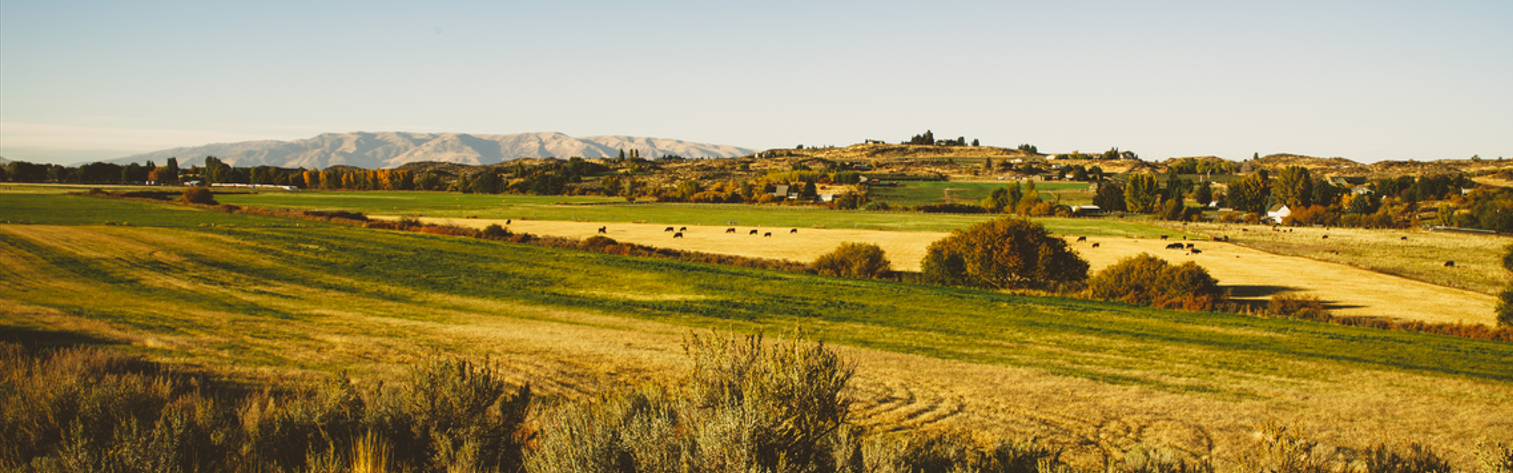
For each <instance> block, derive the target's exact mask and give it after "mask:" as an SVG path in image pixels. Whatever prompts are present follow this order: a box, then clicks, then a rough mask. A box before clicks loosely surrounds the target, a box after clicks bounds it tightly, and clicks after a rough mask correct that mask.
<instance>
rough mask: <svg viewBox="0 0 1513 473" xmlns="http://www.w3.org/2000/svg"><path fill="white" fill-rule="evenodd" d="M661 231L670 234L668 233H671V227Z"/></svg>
mask: <svg viewBox="0 0 1513 473" xmlns="http://www.w3.org/2000/svg"><path fill="white" fill-rule="evenodd" d="M662 231H664V232H670V231H673V229H672V227H667V228H666V229H663V230H662Z"/></svg>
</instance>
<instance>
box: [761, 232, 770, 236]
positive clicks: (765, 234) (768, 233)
mask: <svg viewBox="0 0 1513 473" xmlns="http://www.w3.org/2000/svg"><path fill="white" fill-rule="evenodd" d="M762 236H764V237H770V236H772V232H767V233H764V234H762Z"/></svg>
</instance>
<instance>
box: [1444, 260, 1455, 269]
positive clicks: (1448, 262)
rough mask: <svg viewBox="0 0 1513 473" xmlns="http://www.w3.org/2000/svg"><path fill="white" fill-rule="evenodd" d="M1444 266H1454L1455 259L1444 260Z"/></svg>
mask: <svg viewBox="0 0 1513 473" xmlns="http://www.w3.org/2000/svg"><path fill="white" fill-rule="evenodd" d="M1445 267H1446V268H1454V267H1455V261H1446V262H1445Z"/></svg>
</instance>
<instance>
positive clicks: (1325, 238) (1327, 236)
mask: <svg viewBox="0 0 1513 473" xmlns="http://www.w3.org/2000/svg"><path fill="white" fill-rule="evenodd" d="M1328 239H1329V235H1324V238H1321V240H1328Z"/></svg>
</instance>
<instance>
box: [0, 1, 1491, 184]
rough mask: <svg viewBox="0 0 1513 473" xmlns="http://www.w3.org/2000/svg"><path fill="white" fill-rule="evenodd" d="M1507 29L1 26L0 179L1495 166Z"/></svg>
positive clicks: (1483, 23) (733, 18) (1006, 5)
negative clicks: (730, 164)
mask: <svg viewBox="0 0 1513 473" xmlns="http://www.w3.org/2000/svg"><path fill="white" fill-rule="evenodd" d="M1510 24H1513V1H1508V0H1493V1H1454V0H1446V1H1392V0H1382V1H1317V0H1310V1H1287V0H1283V1H1267V2H1228V1H1190V2H1183V1H1149V2H1132V1H1076V0H1072V1H1057V2H1046V1H1035V2H1017V1H981V2H979V1H951V0H946V1H938V2H930V3H928V4H925V3H922V2H899V1H825V0H804V1H786V0H776V1H773V0H767V1H760V2H754V1H753V2H748V1H740V0H735V1H717V2H709V1H645V2H623V1H622V2H610V1H576V0H565V1H550V2H546V1H541V2H512V1H494V2H447V1H440V2H388V1H361V2H343V1H315V2H309V1H298V2H284V1H276V0H275V1H259V2H220V1H211V2H206V1H203V0H200V1H192V2H154V1H140V0H138V1H130V2H126V1H121V2H117V1H88V2H81V1H69V0H45V1H43V0H0V157H4V158H6V159H10V160H26V161H33V162H58V163H79V162H85V161H93V160H101V159H110V158H118V157H123V156H127V155H130V154H134V153H138V152H146V151H154V150H159V149H165V148H172V147H179V146H195V145H201V144H207V143H216V142H233V141H245V140H254V139H281V140H292V139H302V138H309V137H312V136H315V135H317V134H320V133H327V132H335V133H344V132H352V131H369V132H378V131H411V132H459V133H474V134H511V133H525V132H544V131H554V132H562V133H565V134H568V135H572V136H592V135H632V136H648V137H658V138H676V139H682V140H688V141H694V142H704V143H716V144H726V145H735V146H742V147H748V148H756V149H767V148H779V147H793V146H795V145H799V144H803V145H806V146H825V145H834V146H845V145H849V144H853V143H860V142H862V141H863V140H866V139H878V140H885V141H889V142H899V141H903V140H907V139H908V138H909V137H910V136H912V135H915V134H919V133H923V132H924V131H925V130H931V131H933V132H934V134H935V136H936V137H938V138H953V137H958V136H959V137H965V138H967V139H968V140H972V139H979V140H981V142H982V144H984V145H994V146H1008V147H1012V146H1017V145H1019V144H1023V143H1028V144H1034V145H1036V146H1037V147H1038V148H1039V149H1040V151H1042V152H1070V151H1074V150H1076V151H1082V152H1097V151H1103V150H1107V149H1109V148H1113V147H1118V148H1119V149H1121V150H1130V151H1134V152H1136V153H1139V155H1140V156H1141V157H1142V158H1144V159H1146V160H1161V159H1165V158H1169V157H1181V156H1205V155H1217V156H1220V157H1224V158H1228V159H1234V160H1239V159H1245V158H1249V157H1250V156H1252V154H1253V153H1259V154H1261V155H1263V156H1264V155H1267V154H1271V153H1294V154H1303V155H1310V156H1320V157H1336V156H1338V157H1345V158H1349V159H1352V160H1355V161H1360V162H1375V161H1381V160H1409V159H1414V160H1421V161H1422V160H1434V159H1465V158H1469V157H1471V156H1472V155H1480V156H1482V157H1484V158H1495V157H1499V156H1506V157H1513V28H1509V27H1508V25H1510Z"/></svg>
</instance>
